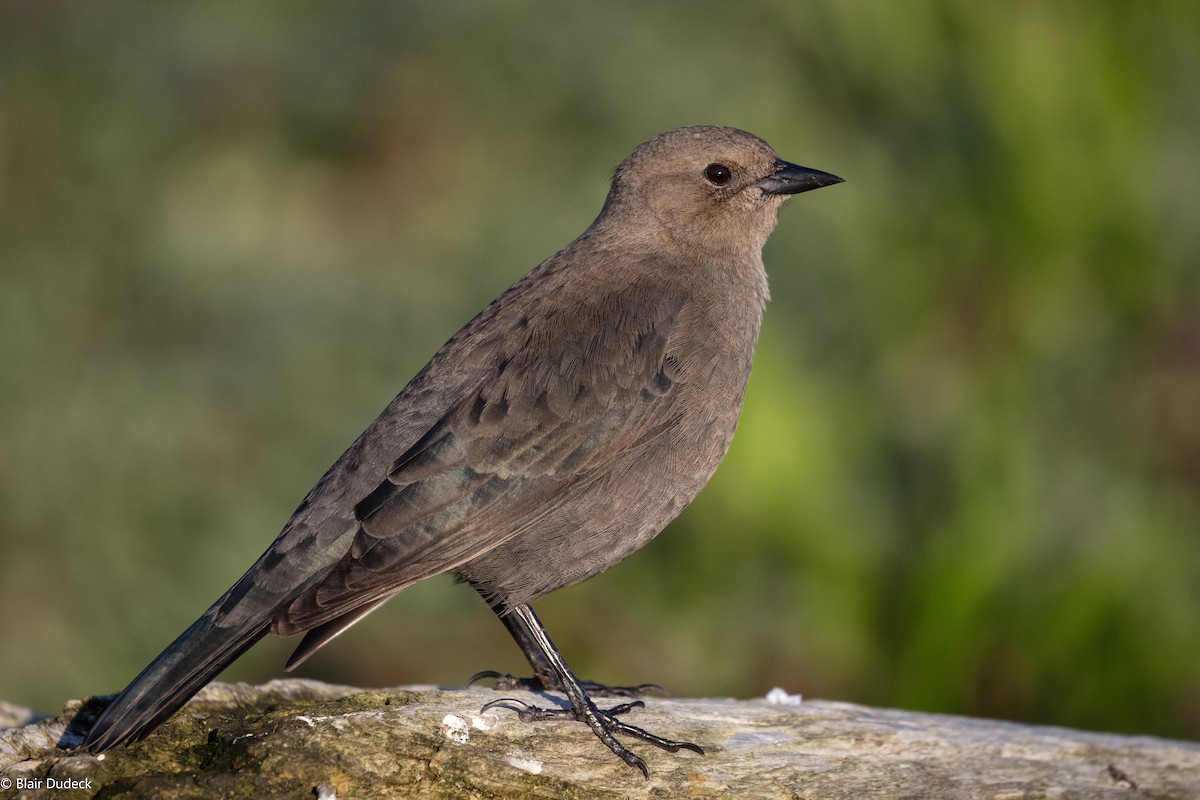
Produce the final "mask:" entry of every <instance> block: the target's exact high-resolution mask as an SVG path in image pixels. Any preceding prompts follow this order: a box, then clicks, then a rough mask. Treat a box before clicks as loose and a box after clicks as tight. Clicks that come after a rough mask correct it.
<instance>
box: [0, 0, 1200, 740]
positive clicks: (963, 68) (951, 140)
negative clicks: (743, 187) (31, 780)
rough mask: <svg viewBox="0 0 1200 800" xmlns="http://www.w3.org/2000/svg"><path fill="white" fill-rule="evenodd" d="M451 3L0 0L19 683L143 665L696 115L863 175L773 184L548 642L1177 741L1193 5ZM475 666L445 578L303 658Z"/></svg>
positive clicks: (1196, 232) (2, 381)
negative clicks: (597, 554) (711, 352)
mask: <svg viewBox="0 0 1200 800" xmlns="http://www.w3.org/2000/svg"><path fill="white" fill-rule="evenodd" d="M457 5H458V4H446V3H437V2H411V3H359V4H353V5H347V4H338V3H325V4H277V5H271V4H267V5H263V4H235V3H227V4H216V5H213V4H205V5H202V6H195V7H192V8H187V9H185V8H181V7H177V6H166V5H154V4H111V3H105V4H80V3H61V2H48V1H46V0H43V1H42V2H13V3H5V4H3V5H2V6H0V453H2V455H3V457H2V458H0V548H2V549H0V609H3V613H2V614H0V641H2V642H3V653H4V656H3V658H0V697H3V698H4V699H6V700H9V701H13V702H21V703H26V704H31V705H36V706H38V707H39V708H41V709H43V710H54V709H57V708H58V707H60V706H61V704H62V702H63V701H64V700H65V699H66V698H68V697H79V696H84V695H87V694H91V693H101V692H108V691H115V690H116V689H118V688H120V687H121V686H122V685H124V683H125V682H126V681H127V680H128V679H129V678H131V677H132V676H133V675H134V674H135V673H136V672H137V671H138V670H139V669H140V668H141V667H142V666H144V664H145V663H146V662H147V661H148V660H149V659H150V658H151V657H152V656H154V655H155V654H156V653H157V652H158V651H159V650H160V649H161V647H162V646H164V645H165V644H167V643H168V642H169V641H170V640H171V639H172V638H173V637H174V636H175V635H176V634H177V633H178V632H180V631H181V630H183V628H184V627H186V625H187V624H188V623H190V622H191V621H192V619H193V618H194V617H195V616H196V615H198V614H199V613H200V612H201V611H202V610H203V609H204V608H205V607H207V605H208V604H209V603H210V602H211V601H212V600H214V599H215V598H216V597H217V596H218V595H219V594H220V592H222V591H223V590H224V589H225V588H226V587H227V586H228V585H229V584H231V583H232V582H233V580H235V579H236V578H237V577H238V576H239V575H240V574H241V571H242V570H243V569H245V568H246V567H247V566H248V565H249V564H250V563H251V562H252V560H253V559H254V558H255V557H256V556H257V555H258V554H259V553H260V552H261V551H262V549H263V548H264V547H265V546H266V544H267V543H268V542H269V541H270V540H271V539H272V538H273V537H274V535H275V534H276V533H277V531H278V530H279V528H280V526H281V525H282V524H283V522H284V521H285V520H286V519H287V516H288V515H289V513H290V512H291V510H292V509H293V508H294V507H295V505H296V503H297V502H299V500H300V498H301V497H302V496H303V495H304V493H305V492H306V491H307V489H308V488H309V486H310V485H311V484H312V483H313V481H315V479H316V478H317V477H318V476H319V475H320V474H321V473H322V471H323V470H324V469H325V468H326V467H327V466H328V465H329V463H331V462H332V461H333V459H334V458H336V457H337V455H338V454H339V453H340V452H341V449H342V448H343V447H345V446H346V445H347V444H349V442H350V441H351V440H352V439H353V438H354V436H356V435H357V434H358V432H359V431H360V430H361V429H362V428H363V427H364V426H365V425H366V424H367V423H368V422H369V421H370V420H371V419H372V418H373V417H374V415H375V414H376V413H377V412H378V411H379V410H380V409H382V407H383V406H384V405H385V404H386V403H387V401H388V400H390V399H391V397H392V396H393V394H394V393H395V392H396V391H397V390H399V388H400V387H401V386H402V385H403V384H404V382H405V381H407V379H408V378H409V377H411V375H412V374H413V373H414V372H415V371H416V370H417V369H418V368H419V367H420V366H421V364H423V363H424V361H425V359H426V358H427V357H428V356H429V355H430V354H431V353H432V352H433V351H434V350H435V349H436V348H437V346H438V345H440V344H441V342H442V341H444V340H445V339H446V338H447V337H449V336H450V335H451V334H452V333H453V332H454V331H455V330H456V329H457V328H458V326H459V325H461V324H462V323H463V322H465V321H466V320H467V319H469V318H470V317H471V316H472V315H473V314H474V313H475V312H476V311H477V310H478V309H479V308H480V307H481V306H482V305H483V304H484V303H485V302H486V301H487V300H489V299H490V298H491V297H493V296H494V295H495V294H496V293H497V292H499V291H500V290H501V289H503V288H504V287H505V286H507V285H508V284H509V283H511V282H512V281H513V280H515V279H516V278H517V277H518V276H519V275H521V274H522V273H524V272H525V271H526V270H527V269H529V268H530V267H532V266H533V265H534V264H535V263H537V261H538V260H540V259H541V258H543V257H545V256H547V255H549V254H550V253H552V252H553V251H554V250H555V249H557V248H558V247H559V246H561V245H562V244H564V243H566V242H567V241H569V240H570V239H571V238H572V237H573V236H574V235H576V234H577V233H578V232H579V231H580V230H582V229H583V228H584V227H585V226H586V225H587V224H588V222H590V221H591V219H592V217H593V216H594V215H595V213H596V212H597V211H598V210H599V207H600V203H601V202H602V200H603V197H604V193H605V191H606V189H607V178H608V173H609V171H610V170H611V168H612V167H613V166H614V165H615V164H616V163H617V162H618V161H619V160H620V159H621V158H623V157H624V156H625V155H626V154H627V153H628V151H629V150H630V149H631V148H632V147H633V146H634V145H635V144H637V143H638V142H640V141H642V140H643V139H645V138H647V137H648V136H651V135H653V134H654V133H657V132H659V131H661V130H665V129H667V128H671V127H675V126H677V125H681V124H692V123H723V124H730V125H736V126H738V127H742V128H746V129H748V130H751V131H753V132H755V133H758V134H759V135H761V136H763V137H764V138H766V139H767V140H768V141H770V142H771V143H772V144H773V145H775V147H776V148H777V149H778V150H779V151H780V153H781V154H782V155H783V156H784V157H786V158H788V159H790V160H794V161H797V162H799V163H802V164H808V165H810V166H813V167H817V168H821V169H826V170H829V171H831V172H834V173H836V174H838V175H841V176H842V177H844V178H846V179H847V183H846V184H845V185H844V186H839V187H837V188H834V189H829V190H826V191H822V192H819V193H816V194H811V195H803V196H801V197H799V198H798V199H796V200H794V201H793V202H791V203H789V205H788V206H787V207H785V208H784V210H783V212H782V215H781V216H782V221H781V224H780V226H779V229H778V230H777V232H776V234H775V235H774V237H773V238H772V240H771V242H770V243H769V244H768V246H767V251H766V261H767V268H768V272H770V274H771V278H772V290H773V293H774V300H773V302H772V303H771V305H770V307H769V308H768V312H767V320H766V325H765V329H764V333H763V338H762V341H761V344H760V347H759V356H758V359H757V362H756V369H755V373H754V376H753V378H752V380H751V386H750V393H749V398H748V401H747V407H746V412H745V415H744V416H743V423H742V426H741V429H740V431H739V435H738V439H737V440H736V441H735V443H734V446H733V449H732V451H731V453H730V456H729V458H728V460H727V461H726V464H725V465H724V466H723V467H722V469H721V470H720V471H719V472H718V474H717V477H716V478H715V479H714V481H713V483H712V485H711V486H710V487H709V488H708V489H707V490H706V491H705V492H704V493H703V494H702V495H701V497H700V499H699V500H698V501H697V502H696V503H695V504H694V505H693V506H692V507H691V508H690V509H689V510H688V511H687V512H686V513H685V514H684V515H683V517H682V518H681V519H680V520H679V521H678V522H677V523H676V524H675V525H674V526H673V527H672V528H670V529H668V531H667V532H666V533H665V534H664V535H663V536H662V537H660V538H659V539H658V540H656V541H655V542H654V543H653V544H652V545H651V546H650V547H648V548H647V549H646V550H645V551H643V552H642V553H641V554H639V555H638V556H637V557H635V558H633V559H631V560H629V561H627V562H625V563H624V564H622V565H620V566H618V567H616V568H614V569H613V570H611V571H610V572H609V573H607V574H606V575H604V576H601V577H599V578H597V579H595V580H593V581H591V582H588V583H587V584H584V585H582V586H579V587H575V588H572V589H569V590H565V591H563V592H560V593H558V594H557V595H554V596H551V597H550V598H547V599H546V600H544V601H543V602H542V603H541V604H540V605H539V611H540V613H541V614H542V616H543V618H544V619H545V621H546V622H547V625H548V626H549V627H550V630H551V631H553V632H554V634H555V638H556V642H557V643H558V644H559V645H560V647H561V648H562V649H563V651H564V652H565V654H566V655H567V657H568V659H569V660H570V661H571V663H572V664H573V666H575V668H576V670H577V671H578V672H579V673H580V674H581V675H583V676H585V677H591V678H594V679H597V680H602V681H609V682H612V683H636V682H641V681H657V682H660V683H662V684H663V685H664V686H667V687H669V688H670V689H671V690H672V692H674V693H676V694H681V695H715V694H722V693H728V694H733V695H739V696H754V695H759V694H761V693H764V692H766V691H767V690H768V689H769V688H771V687H772V686H773V685H781V686H784V687H786V688H787V689H789V690H790V691H793V692H796V691H799V692H803V693H805V694H807V695H816V696H823V697H831V698H837V699H845V700H856V701H862V702H870V703H877V704H883V705H895V706H902V707H908V708H919V709H928V710H939V711H953V712H963V713H970V714H979V715H990V716H999V717H1005V718H1012V719H1022V720H1030V721H1037V722H1048V723H1056V724H1063V725H1073V726H1080V727H1087V728H1097V729H1108V730H1114V731H1127V732H1143V733H1153V734H1161V735H1169V736H1186V737H1192V738H1196V737H1200V655H1198V654H1200V226H1198V225H1197V222H1196V220H1197V218H1198V216H1200V214H1198V210H1197V209H1200V138H1198V135H1197V134H1198V132H1200V47H1197V42H1200V5H1197V4H1194V3H1184V2H1168V1H1167V0H1164V1H1163V2H1148V3H1140V4H1130V3H1119V2H1105V1H1102V2H1093V1H1092V0H1088V1H1087V2H1084V0H1062V1H1061V2H1017V3H1008V4H990V5H989V4H983V3H973V2H967V1H966V0H940V1H936V0H930V1H929V2H919V3H904V4H887V3H881V2H865V0H854V1H853V2H845V1H844V0H820V1H814V2H807V3H788V2H783V0H774V1H772V0H761V1H760V2H754V3H747V4H737V5H733V4H724V3H716V2H701V3H686V4H685V3H662V2H651V3H633V2H616V3H608V4H600V5H591V6H586V7H585V6H574V5H570V4H568V5H563V4H555V3H549V2H543V1H542V0H534V1H533V2H525V3H516V2H507V3H496V4H491V5H489V6H487V7H476V8H474V9H473V10H470V11H466V10H459V9H458V8H451V6H457ZM289 644H294V643H293V642H279V641H277V640H273V641H272V642H268V643H264V644H263V645H260V646H259V647H258V648H256V649H255V650H254V651H252V652H251V653H250V654H249V655H248V656H246V657H245V658H243V659H242V661H241V662H239V663H238V664H237V665H236V666H235V667H233V668H232V669H231V670H230V671H229V672H228V673H227V675H226V677H227V678H229V679H241V680H252V681H261V680H265V679H267V678H269V677H272V676H275V675H277V674H279V671H280V670H281V667H282V663H283V660H284V658H285V657H286V653H287V652H288V645H289ZM485 668H496V669H501V670H511V671H514V672H521V671H523V664H522V663H521V659H520V655H519V653H518V651H517V650H516V648H515V647H514V646H513V645H512V644H511V643H510V642H509V641H508V640H507V634H506V633H505V632H504V630H503V629H502V627H501V626H500V625H498V624H496V622H495V621H494V620H493V619H492V618H491V615H490V614H489V613H488V612H487V611H486V609H485V608H484V606H483V604H482V603H481V602H479V601H478V600H476V599H475V598H474V597H473V595H472V593H471V592H469V591H467V590H465V589H463V588H461V587H454V586H453V585H452V583H451V582H450V581H449V580H448V579H440V580H436V581H431V582H429V583H428V585H421V586H418V587H415V588H414V589H412V590H409V591H407V592H405V593H403V594H402V595H401V596H399V597H397V598H396V599H395V600H394V601H392V602H391V603H390V604H389V605H388V606H387V607H385V609H383V610H381V611H380V612H378V613H377V614H375V615H373V616H372V617H371V618H370V619H369V620H368V621H365V622H363V623H362V624H361V625H359V626H358V627H357V628H355V629H354V630H352V631H351V632H349V633H347V634H346V635H345V636H344V637H342V638H341V639H339V640H338V641H337V642H336V643H335V644H333V645H332V646H330V647H329V648H327V649H326V650H324V651H322V652H321V653H320V654H319V655H318V656H317V657H314V658H313V660H312V661H311V662H309V664H306V665H305V668H304V670H303V673H304V674H307V675H310V676H313V677H320V678H323V679H326V680H335V681H341V682H346V683H352V684H361V685H368V686H371V685H395V684H400V683H410V682H437V683H443V684H458V683H461V682H462V681H464V680H465V679H466V678H467V677H468V676H469V675H470V674H471V673H473V672H475V671H476V670H478V669H485Z"/></svg>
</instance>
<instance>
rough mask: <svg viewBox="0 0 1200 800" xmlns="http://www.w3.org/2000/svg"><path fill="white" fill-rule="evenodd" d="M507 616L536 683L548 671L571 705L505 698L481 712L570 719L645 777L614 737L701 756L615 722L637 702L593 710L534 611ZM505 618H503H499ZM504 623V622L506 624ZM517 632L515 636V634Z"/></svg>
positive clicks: (521, 609) (524, 608)
mask: <svg viewBox="0 0 1200 800" xmlns="http://www.w3.org/2000/svg"><path fill="white" fill-rule="evenodd" d="M509 614H510V615H511V616H512V617H514V620H513V623H512V624H511V625H508V629H509V631H510V632H511V633H512V634H513V637H514V638H516V640H517V643H518V644H519V645H521V649H522V650H525V654H526V656H528V657H529V663H530V665H531V666H532V667H533V669H534V672H535V673H538V675H539V677H538V680H545V679H544V678H542V677H541V673H542V672H543V671H545V670H549V671H550V672H551V673H553V676H554V679H555V680H556V682H557V687H558V688H560V690H561V691H562V692H563V693H565V694H566V695H567V699H568V700H569V701H570V702H571V707H570V708H569V709H565V708H552V709H545V708H540V707H538V706H531V705H528V704H527V703H524V702H521V701H519V700H513V699H511V698H504V699H501V700H494V701H492V702H490V703H488V704H486V705H485V706H484V707H483V708H482V709H480V713H482V712H483V711H486V710H488V709H489V708H493V707H495V706H508V707H511V708H515V709H516V711H517V716H518V717H519V718H520V720H521V721H522V722H538V721H541V720H547V719H573V720H576V721H578V722H583V723H585V724H586V725H587V726H588V727H589V728H591V729H592V733H594V734H596V736H598V737H599V738H600V741H602V742H604V744H606V745H607V746H608V749H609V750H612V751H613V752H614V753H615V754H616V755H617V756H618V757H619V758H620V759H621V760H622V761H624V762H625V763H626V764H628V765H629V766H631V767H637V768H638V769H640V770H641V771H642V774H643V775H645V776H646V777H647V778H649V777H650V770H649V769H648V768H647V767H646V762H645V761H643V760H642V759H641V758H639V757H638V756H636V755H634V754H633V753H631V752H630V751H629V750H627V749H626V748H625V746H624V745H623V744H621V743H620V742H619V741H617V738H616V735H615V734H624V735H626V736H633V737H634V738H637V739H641V740H642V741H643V742H648V743H650V744H652V745H655V746H656V747H661V748H662V749H664V750H668V751H670V752H672V753H675V752H678V751H679V750H681V749H682V750H692V751H694V752H696V753H700V754H701V755H703V754H704V750H703V749H702V748H701V747H700V746H699V745H696V744H692V743H691V742H677V741H674V740H671V739H664V738H662V737H661V736H655V735H654V734H652V733H650V732H648V731H645V730H642V729H641V728H638V727H636V726H634V725H628V724H626V723H624V722H621V721H620V720H618V719H617V715H618V714H624V713H625V712H626V711H629V710H631V709H634V708H641V707H643V706H644V705H645V703H643V702H642V701H640V700H635V701H634V702H632V703H622V704H621V705H619V706H616V707H614V708H610V709H607V710H603V709H600V708H597V707H596V704H595V703H593V702H592V699H591V698H590V697H588V694H587V692H586V691H585V690H584V687H583V685H582V684H581V683H580V681H579V679H578V678H576V677H575V675H574V674H572V672H571V670H570V668H569V667H568V666H567V662H566V661H564V660H563V657H562V655H561V654H560V653H559V652H558V650H557V648H555V646H554V642H552V641H550V636H549V635H548V634H547V633H546V628H545V627H544V626H543V625H542V622H541V620H539V619H538V618H537V615H536V614H534V613H533V609H532V608H530V607H529V606H528V605H525V604H521V605H516V606H513V607H512V608H511V610H510V611H509ZM501 619H504V617H501ZM506 624H507V623H506ZM518 630H519V631H520V633H518V632H517V631H518Z"/></svg>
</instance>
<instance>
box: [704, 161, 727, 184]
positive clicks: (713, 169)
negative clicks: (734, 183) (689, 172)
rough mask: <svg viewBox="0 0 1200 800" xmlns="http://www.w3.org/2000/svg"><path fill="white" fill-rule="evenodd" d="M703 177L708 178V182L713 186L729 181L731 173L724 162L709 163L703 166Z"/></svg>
mask: <svg viewBox="0 0 1200 800" xmlns="http://www.w3.org/2000/svg"><path fill="white" fill-rule="evenodd" d="M704 177H706V178H708V182H709V183H711V184H712V185H714V186H724V185H725V184H727V183H729V179H730V178H732V177H733V173H732V172H730V171H729V167H727V166H725V165H724V164H709V165H708V166H707V167H705V168H704Z"/></svg>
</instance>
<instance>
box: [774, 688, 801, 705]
mask: <svg viewBox="0 0 1200 800" xmlns="http://www.w3.org/2000/svg"><path fill="white" fill-rule="evenodd" d="M803 700H804V697H803V696H802V695H798V694H788V693H787V690H786V689H780V688H779V687H778V686H776V687H775V688H774V689H772V690H771V691H769V692H767V702H768V703H770V704H771V705H773V706H798V705H800V703H801V702H802V701H803Z"/></svg>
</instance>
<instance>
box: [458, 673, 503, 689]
mask: <svg viewBox="0 0 1200 800" xmlns="http://www.w3.org/2000/svg"><path fill="white" fill-rule="evenodd" d="M487 678H491V679H493V680H496V681H498V680H500V673H499V672H496V670H494V669H485V670H481V671H480V672H476V673H475V674H474V675H472V676H471V677H469V678H467V683H466V685H467V686H471V685H472V684H474V683H475V681H482V680H485V679H487Z"/></svg>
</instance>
